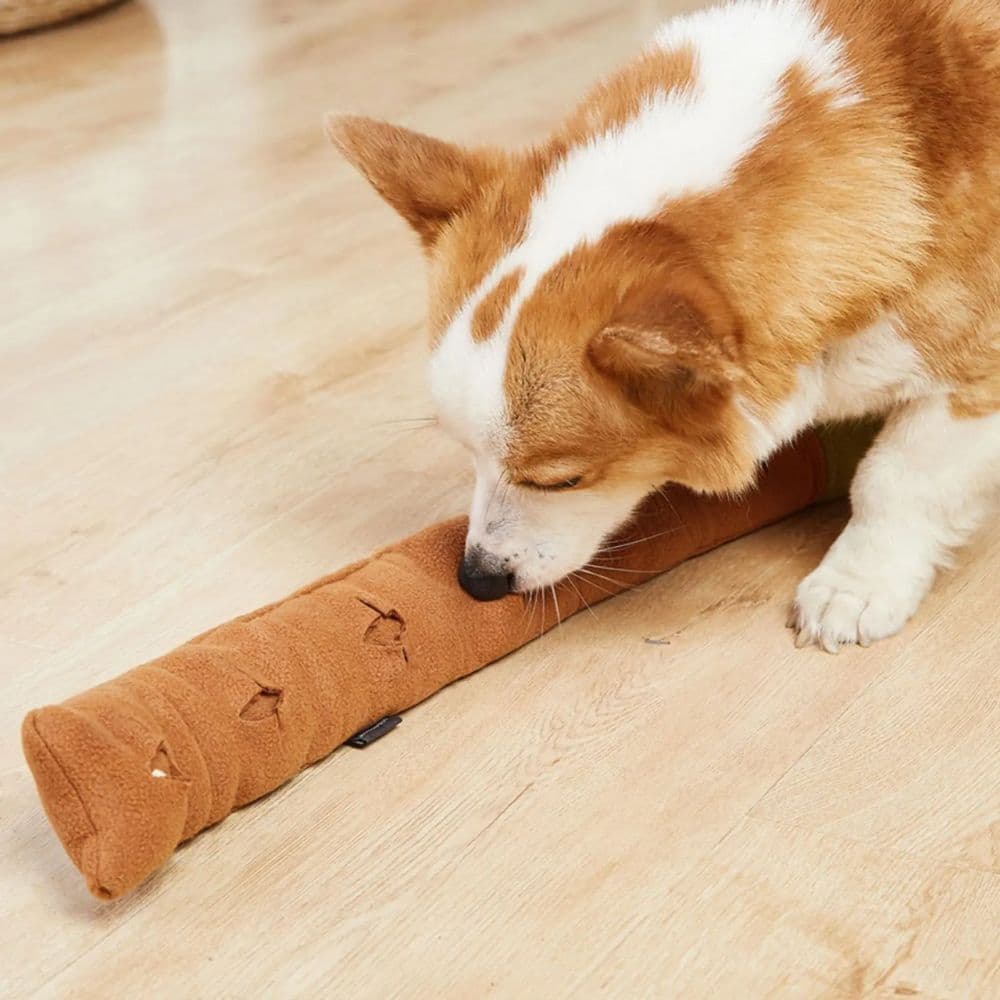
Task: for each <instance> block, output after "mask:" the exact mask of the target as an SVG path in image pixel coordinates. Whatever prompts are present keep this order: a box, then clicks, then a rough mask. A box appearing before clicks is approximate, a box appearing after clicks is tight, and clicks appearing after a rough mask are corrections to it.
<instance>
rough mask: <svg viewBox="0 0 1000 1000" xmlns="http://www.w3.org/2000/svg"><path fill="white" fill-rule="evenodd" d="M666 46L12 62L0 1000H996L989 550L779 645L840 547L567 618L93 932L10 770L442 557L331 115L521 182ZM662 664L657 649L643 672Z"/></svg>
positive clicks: (275, 29) (993, 549)
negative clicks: (188, 662) (105, 683)
mask: <svg viewBox="0 0 1000 1000" xmlns="http://www.w3.org/2000/svg"><path fill="white" fill-rule="evenodd" d="M696 6H698V4H697V2H696V0H690V2H686V3H680V2H677V3H673V2H669V0H664V2H662V3H656V2H650V0H645V2H635V3H625V2H614V0H611V2H597V0H579V2H573V3H569V2H566V0H540V2H537V3H526V2H524V3H513V4H497V3H490V2H487V0H473V2H465V3H455V2H450V0H387V2H385V3H381V4H378V5H375V4H369V3H365V2H362V0H341V2H338V3H335V4H333V3H326V4H323V3H309V2H306V0H283V2H280V3H272V4H246V3H243V2H239V0H220V2H216V3H213V4H195V3H191V2H175V3H166V2H158V3H155V4H153V3H150V4H143V3H131V4H126V5H124V6H121V7H118V8H116V9H113V10H111V11H109V12H108V13H107V14H106V15H103V16H101V17H98V18H95V19H93V20H89V21H85V22H81V23H79V24H77V25H73V26H72V27H67V28H65V29H62V30H59V31H54V32H51V33H45V34H39V35H33V36H29V37H25V38H20V39H15V40H12V41H9V42H6V43H4V44H3V45H0V122H2V126H0V127H2V129H3V138H4V140H5V141H4V142H2V143H0V184H2V188H3V190H4V193H5V196H6V197H5V200H4V203H5V213H6V214H5V219H4V225H3V226H0V259H2V260H3V261H4V263H5V266H4V267H3V268H2V269H0V302H2V303H3V306H2V309H3V334H2V336H0V413H2V414H3V420H2V422H0V518H2V522H0V523H2V524H3V529H4V530H3V531H0V661H2V662H0V666H2V673H3V677H4V678H5V681H6V682H7V683H6V687H5V691H6V694H7V697H6V698H5V699H3V701H2V702H0V733H2V734H3V735H2V738H0V859H2V860H0V899H2V900H3V904H4V912H5V914H8V913H9V914H12V915H14V916H15V917H16V919H8V920H5V921H4V922H3V924H2V926H0V946H2V949H3V952H4V954H5V956H7V958H6V959H5V961H4V962H3V963H0V996H4V997H8V996H10V997H27V996H35V995H38V996H50V997H60V998H62V997H67V996H73V997H106V996H160V995H170V996H222V997H228V996H233V997H235V996H246V995H251V996H276V997H285V996H287V997H298V996H309V997H312V996H316V995H321V996H327V995H337V996H341V995H343V996H357V997H388V996H406V997H456V998H468V997H476V996H482V995H486V994H491V995H493V994H495V995H498V996H508V997H524V996H534V995H543V994H544V995H550V996H554V997H560V996H566V997H589V996H621V997H630V998H631V997H637V996H650V997H675V996H691V997H705V996H713V997H730V996H732V997H745V996H761V997H764V996H767V997H782V996H789V997H817V996H831V997H840V996H915V995H927V996H937V997H956V998H958V997H988V996H1000V970H998V964H997V963H998V955H997V948H996V942H997V937H998V935H997V933H996V929H997V922H998V919H1000V913H998V894H1000V888H998V887H1000V881H998V880H1000V870H998V861H997V859H998V857H1000V847H998V843H1000V840H998V838H1000V834H998V832H997V831H998V829H1000V826H998V824H1000V788H998V784H997V781H998V779H997V775H998V774H1000V766H998V765H1000V717H998V707H997V706H998V704H1000V680H998V672H997V670H996V661H997V659H998V649H1000V626H998V624H997V618H996V614H995V603H996V601H997V599H998V597H1000V583H998V582H997V578H996V573H995V571H994V570H993V567H994V566H995V565H996V560H997V556H998V555H1000V529H998V528H997V527H996V526H992V527H990V528H988V529H987V531H986V532H984V534H983V536H982V537H981V539H980V540H979V541H978V542H977V543H976V545H975V546H974V547H973V548H972V549H971V550H970V551H969V552H968V553H967V554H965V555H963V556H962V557H961V558H960V560H959V563H958V566H957V567H956V569H955V570H954V571H953V572H952V573H950V574H948V576H947V577H946V578H944V579H943V580H942V581H941V584H940V586H939V587H938V588H937V589H936V591H935V593H934V595H933V597H932V598H931V600H930V602H929V603H928V605H927V607H926V608H925V609H924V610H923V611H922V613H921V615H920V617H919V618H918V620H917V621H916V622H915V623H914V624H913V626H912V627H911V628H910V629H909V630H908V631H907V633H906V634H905V635H904V636H902V637H900V638H898V639H896V640H893V641H891V642H888V643H885V644H883V645H880V646H878V647H876V648H874V649H871V650H868V651H860V650H857V651H849V652H845V653H843V654H842V655H841V656H840V657H838V658H836V659H834V658H830V657H827V656H825V655H824V654H821V653H818V652H815V651H812V650H809V651H803V652H797V651H795V650H794V648H793V647H792V643H791V640H790V638H789V636H788V634H787V633H786V632H785V630H784V629H783V628H782V623H783V619H784V613H785V608H786V603H787V601H788V598H789V596H790V594H791V593H792V590H793V588H794V584H795V582H796V581H797V579H798V578H799V577H801V576H802V575H803V574H804V573H805V572H807V571H808V570H809V569H810V568H811V567H812V566H813V565H814V564H815V562H816V561H817V560H818V559H819V558H820V556H821V554H822V552H823V549H824V547H825V546H826V545H827V544H828V543H829V541H830V540H831V539H832V538H833V537H834V536H835V534H836V532H837V530H838V528H839V526H840V524H841V523H842V521H843V517H844V511H843V509H842V508H840V507H837V506H834V507H830V508H826V509H823V510H820V511H816V512H813V513H811V514H807V515H804V516H801V517H798V518H794V519H792V520H791V521H789V522H787V523H785V524H782V525H779V526H777V527H776V528H773V529H770V530H768V531H766V532H762V533H760V534H759V535H756V536H754V537H752V538H749V539H745V540H743V541H740V542H738V543H736V544H734V545H732V546H730V547H728V548H727V549H725V550H723V551H720V552H717V553H713V554H712V555H710V556H707V557H705V558H703V559H700V560H698V561H696V562H694V563H691V564H689V565H687V566H684V567H682V568H681V569H679V570H678V571H677V572H675V573H673V574H671V575H670V576H669V577H667V578H664V579H661V580H658V581H656V582H655V583H653V584H651V585H650V586H648V587H646V588H644V589H643V590H642V591H640V592H635V593H631V594H628V595H626V596H624V597H622V598H619V599H616V600H615V601H613V602H611V603H609V604H607V605H605V606H602V607H600V608H598V609H597V610H596V613H595V615H594V616H593V617H591V616H588V615H586V614H584V615H581V616H578V617H577V618H575V619H574V620H573V621H571V622H569V623H567V624H566V625H565V626H564V627H563V628H561V629H559V630H557V631H556V632H555V633H553V634H551V635H550V636H548V637H546V638H545V639H543V640H542V641H540V642H538V643H536V644H534V645H533V646H530V647H528V648H526V649H525V650H523V651H521V652H520V653H519V654H517V655H516V656H513V657H511V658H509V659H508V660H507V661H505V662H504V663H502V664H499V665H497V666H496V667H493V668H491V669H490V670H488V671H485V672H483V673H481V674H479V675H477V676H475V677H473V678H470V679H468V680H467V681H464V682H462V683H460V684H457V685H454V686H453V687H451V688H450V689H448V690H447V691H445V692H443V693H442V694H441V695H440V696H438V697H436V698H434V699H432V700H431V701H430V702H428V703H426V704H425V705H423V706H420V707H419V708H417V709H415V710H414V711H412V712H410V713H408V714H407V716H406V718H405V720H404V724H403V726H401V727H400V729H399V730H397V731H396V732H395V733H394V734H393V735H392V737H390V738H389V739H387V740H385V741H384V742H382V743H379V744H378V745H376V746H374V747H372V748H371V749H369V750H367V751H364V752H363V753H359V752H355V751H346V750H345V751H340V752H338V753H336V754H334V755H333V757H331V758H330V759H329V760H328V761H326V762H324V763H323V764H321V765H319V766H317V767H315V768H312V769H310V770H309V771H308V772H306V773H304V774H302V775H301V776H299V778H297V779H296V780H295V781H293V782H292V783H291V784H290V785H288V786H286V787H284V788H283V789H281V790H279V791H278V792H276V793H275V794H274V795H272V796H270V797H268V798H267V799H266V800H264V801H262V802H260V803H257V804H256V805H254V806H253V807H252V808H249V809H246V810H243V811H241V812H239V813H238V814H236V815H235V816H233V817H231V818H230V819H228V820H227V821H226V822H224V823H222V824H221V825H220V826H218V827H216V828H215V829H213V830H210V831H207V832H206V833H205V834H203V835H202V836H200V837H199V838H197V839H196V840H195V841H193V842H192V843H191V844H190V845H188V846H187V847H185V848H184V849H182V850H181V851H180V852H178V854H177V855H176V857H175V858H174V859H173V860H172V862H171V863H170V865H169V866H168V867H167V868H166V869H165V870H164V871H163V872H162V873H161V874H160V875H158V876H157V877H155V878H154V879H153V880H151V881H150V882H149V883H148V884H147V885H145V886H144V887H143V888H142V889H141V890H140V891H139V892H138V893H136V894H135V895H134V896H133V897H130V898H128V899H125V900H123V901H121V902H119V903H116V904H113V905H110V906H104V905H101V904H98V903H96V902H94V901H92V900H91V899H90V898H89V897H88V896H87V895H86V892H85V890H84V888H83V885H82V882H81V880H80V879H79V876H78V875H77V873H76V872H75V870H73V869H72V867H71V866H70V864H69V862H68V861H67V860H66V858H65V856H64V855H63V853H62V850H61V848H60V847H59V845H58V844H57V843H56V841H55V838H54V836H53V835H52V833H51V831H50V829H49V828H48V825H47V823H46V821H45V819H44V816H43V815H42V814H41V811H40V809H39V806H38V802H37V798H36V797H35V794H34V789H33V787H32V785H31V782H30V778H29V776H28V774H27V771H26V768H25V767H24V765H23V762H22V760H21V756H20V749H19V746H18V739H17V727H18V723H19V720H20V718H21V716H22V715H23V714H24V712H25V711H26V710H27V709H28V708H30V707H33V706H34V705H37V704H41V703H45V702H50V701H55V700H59V699H61V698H63V697H65V696H67V695H69V694H71V693H72V692H74V691H76V690H79V689H80V688H82V687H85V686H88V685H91V684H93V683H96V682H99V681H100V680H102V679H105V678H108V677H111V676H113V675H114V674H116V673H118V672H120V671H122V670H124V669H126V668H128V667H129V666H131V665H133V664H135V663H137V662H139V661H141V660H143V659H146V658H149V657H151V656H154V655H156V654H157V653H159V652H162V651H163V650H165V649H168V648H169V647H170V646H172V645H174V644H176V643H178V642H180V641H182V640H184V639H186V638H188V637H189V636H190V635H192V634H193V633H195V632H198V631H200V630H202V629H204V628H207V627H209V626H211V625H212V624H214V623H216V622H219V621H221V620H224V619H225V618H227V617H230V616H232V615H234V614H237V613H240V612H242V611H245V610H248V609H250V608H253V607H255V606H257V605H259V604H261V603H263V602H264V601H267V600H270V599H273V598H276V597H280V596H282V595H283V594H285V593H287V592H289V591H290V590H292V589H294V588H295V587H297V586H298V585H300V584H302V583H304V582H306V581H308V580H310V579H312V578H314V577H316V576H319V575H320V574H322V573H324V572H327V571H328V570H330V569H331V568H333V567H336V566H338V565H340V564H342V563H344V562H346V561H348V560H350V559H353V558H356V557H358V556H361V555H363V554H365V553H366V552H368V551H370V550H371V549H372V548H374V547H376V546H378V545H380V544H382V543H384V542H386V541H389V540H391V539H393V538H398V537H401V536H403V535H406V534H408V533H410V532H412V531H414V530H416V529H418V528H420V527H421V526H422V525H424V524H426V523H428V522H430V521H433V520H436V519H438V518H441V517H443V516H446V515H449V514H453V513H456V512H458V511H459V510H461V509H462V507H463V506H464V504H465V502H466V499H467V495H468V488H469V474H468V470H467V467H466V459H465V457H464V456H463V454H462V453H461V452H460V450H459V449H458V448H457V447H456V446H455V445H454V444H453V443H451V442H450V441H448V440H447V439H446V438H445V437H443V436H442V435H441V434H440V433H439V432H438V431H437V430H435V429H434V428H432V427H423V426H418V425H414V424H411V423H408V422H407V421H409V418H413V417H423V416H426V415H428V414H429V413H430V404H429V400H428V397H427V392H426V389H425V387H424V379H423V358H424V350H425V348H424V333H423V328H422V315H423V304H424V303H423V281H424V277H423V271H422V267H423V265H422V263H421V260H420V256H419V253H418V252H417V250H416V248H415V246H414V242H413V240H412V239H411V238H410V236H409V234H408V233H407V232H406V231H405V228H404V226H403V225H402V224H401V223H400V222H399V221H398V220H396V219H395V218H394V217H393V216H392V214H391V213H390V212H389V211H388V210H387V209H385V208H384V207H383V206H382V205H381V204H380V203H379V202H378V200H377V198H376V197H375V196H374V195H373V194H371V193H370V192H369V191H368V190H367V188H365V186H364V185H363V183H362V182H361V181H360V180H359V179H358V178H357V177H356V176H355V175H354V174H353V173H352V172H351V170H350V169H349V168H348V167H347V166H345V165H343V164H341V163H340V162H339V161H338V160H337V158H336V156H335V155H334V154H333V152H332V151H331V150H329V149H328V148H327V146H326V144H325V141H324V139H323V137H322V132H321V127H320V121H321V117H322V114H323V112H324V111H326V110H329V109H331V108H340V109H350V110H362V111H367V112H370V113H375V114H379V115H383V116H385V117H387V118H391V119H395V120H398V121H400V122H403V123H405V124H407V125H410V126H413V127H417V128H423V129H426V130H429V131H433V132H437V133H439V134H441V135H444V136H447V137H450V138H458V139H468V140H475V141H495V142H515V141H524V140H527V139H529V138H531V137H532V136H535V135H537V134H539V133H540V131H541V130H542V129H543V128H544V127H545V126H546V125H547V124H549V123H551V122H552V121H554V120H555V119H556V118H557V116H558V115H559V114H560V113H562V112H563V111H564V110H565V109H566V108H567V107H569V106H570V105H571V104H572V103H573V101H574V100H575V99H576V97H577V96H578V95H579V93H580V91H581V90H582V89H583V88H584V87H585V86H587V84H588V83H589V82H590V81H592V80H593V78H595V77H596V76H598V75H599V74H600V73H601V72H603V71H604V70H606V69H607V68H609V67H611V66H612V65H614V64H615V63H616V62H618V61H619V60H621V59H622V58H624V57H626V56H627V55H628V54H629V53H630V52H632V51H634V49H635V48H636V47H637V45H639V44H640V43H641V41H642V40H643V38H644V37H645V35H646V34H648V32H649V31H650V30H651V28H652V27H653V26H654V25H655V24H656V22H657V21H658V20H659V18H661V17H662V16H665V15H666V14H667V13H668V12H671V11H678V10H682V9H691V8H694V7H696ZM649 640H653V641H649Z"/></svg>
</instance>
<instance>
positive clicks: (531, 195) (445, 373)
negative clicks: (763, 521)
mask: <svg viewBox="0 0 1000 1000" xmlns="http://www.w3.org/2000/svg"><path fill="white" fill-rule="evenodd" d="M329 131H330V134H331V136H332V138H333V140H334V142H335V143H336V144H337V146H339V148H340V149H341V150H342V151H343V152H344V154H345V155H346V156H347V158H348V159H349V160H350V161H351V162H352V163H354V164H355V165H356V166H357V167H358V168H359V169H360V170H361V172H362V173H363V174H364V175H365V176H366V177H367V178H368V180H369V181H370V182H371V183H372V185H373V186H374V187H375V189H376V190H377V191H378V192H379V193H380V194H381V195H382V196H383V198H385V200H386V201H388V202H389V203H390V204H391V205H392V206H393V207H394V208H395V209H396V210H397V211H398V212H399V213H400V214H401V215H402V216H403V217H404V218H405V219H406V220H407V222H409V224H410V225H411V226H412V227H413V229H414V230H415V231H416V233H417V235H418V236H419V238H420V240H421V243H422V244H423V247H424V250H425V252H426V254H427V256H428V259H429V262H430V268H431V307H430V316H431V328H432V334H433V349H432V357H431V385H432V389H433V394H434V397H435V399H436V402H437V406H438V410H439V416H440V420H441V423H442V425H443V426H444V427H445V428H446V429H447V430H449V431H450V432H451V433H452V434H454V435H455V436H456V437H457V438H459V439H460V440H461V441H462V442H464V443H465V444H466V445H467V446H468V448H469V450H470V452H471V453H472V456H473V460H474V463H475V472H476V486H475V494H474V498H473V501H472V509H471V523H470V529H469V538H468V545H467V551H466V561H465V566H464V570H463V580H464V583H465V585H466V587H467V589H469V590H470V592H471V593H473V594H474V595H475V596H480V597H484V598H485V597H492V596H498V595H499V594H502V593H506V592H507V591H508V589H513V590H516V591H519V592H524V591H531V590H535V589H538V588H541V587H546V586H548V585H550V584H552V583H554V582H556V581H558V580H560V579H562V578H563V577H565V576H567V575H569V574H571V573H573V572H575V571H577V570H581V569H583V568H585V567H586V566H587V564H588V563H589V562H591V561H592V560H593V559H595V557H597V556H598V554H599V553H600V551H601V547H602V545H603V544H604V543H605V540H606V539H607V538H608V537H609V536H610V535H612V534H613V533H614V532H615V530H616V529H617V528H619V527H620V526H621V525H622V523H623V522H624V521H626V520H627V519H628V518H629V516H630V515H631V513H632V512H633V510H634V509H635V507H636V506H637V504H638V503H639V502H640V501H641V500H642V499H643V498H644V497H645V496H646V495H647V494H648V493H649V492H650V491H652V490H654V489H655V488H656V487H657V486H659V485H660V484H662V483H664V482H667V481H674V482H679V483H682V484H685V485H687V486H689V487H691V488H693V489H695V490H703V491H731V490H739V489H742V488H743V487H745V486H746V485H747V484H748V482H749V480H750V478H751V477H752V474H753V462H752V459H751V458H750V455H749V452H748V449H747V446H746V428H745V422H744V421H743V419H742V418H741V417H740V414H739V412H738V409H737V407H736V405H735V403H734V398H733V397H734V385H735V384H737V382H738V381H739V377H740V373H741V370H742V365H741V353H742V339H741V331H740V324H739V320H738V317H737V315H736V313H735V312H734V310H733V308H732V306H731V304H730V302H729V301H728V300H727V297H726V295H725V294H724V292H723V291H722V290H721V289H720V287H719V286H718V284H717V282H716V281H715V280H713V277H712V275H710V273H709V272H708V270H707V269H706V266H705V263H704V262H703V261H701V260H699V259H697V255H696V253H695V251H694V250H693V249H692V247H691V246H690V244H689V242H688V241H686V240H685V239H684V238H682V237H681V236H680V235H679V234H678V233H676V232H674V231H673V230H672V229H671V228H670V226H669V225H668V224H667V223H666V222H665V221H663V219H662V218H660V217H659V216H658V215H657V212H656V211H655V208H654V206H653V205H652V204H649V205H647V204H646V201H644V200H643V198H644V193H643V192H642V191H634V190H629V191H622V190H619V191H617V192H609V191H607V190H606V186H607V185H604V186H603V187H602V186H601V180H602V178H601V175H600V170H601V163H600V162H595V160H594V158H593V157H592V158H591V159H589V160H588V159H587V155H586V150H584V152H583V153H582V154H581V153H579V152H578V151H573V150H567V149H566V148H565V147H560V146H559V144H558V143H557V144H553V145H550V146H547V147H545V148H544V149H536V150H532V151H529V152H527V153H524V154H518V155H510V154H506V153H500V152H496V151H491V150H472V151H467V150H463V149H461V148H459V147H457V146H454V145H451V144H449V143H445V142H441V141H439V140H436V139H431V138H429V137H427V136H423V135H419V134H417V133H414V132H410V131H408V130H405V129H401V128H397V127H394V126H390V125H387V124H385V123H381V122H375V121H371V120H369V119H364V118H355V117H346V118H336V119H332V120H331V121H330V123H329ZM646 209H648V210H646Z"/></svg>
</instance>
